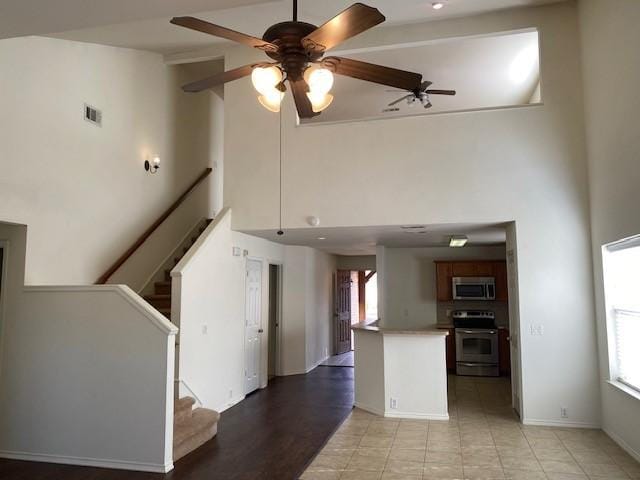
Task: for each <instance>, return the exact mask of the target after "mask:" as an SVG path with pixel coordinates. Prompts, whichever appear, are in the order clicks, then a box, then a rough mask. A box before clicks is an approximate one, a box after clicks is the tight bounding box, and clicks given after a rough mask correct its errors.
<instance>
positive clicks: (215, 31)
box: [171, 17, 278, 52]
mask: <svg viewBox="0 0 640 480" xmlns="http://www.w3.org/2000/svg"><path fill="white" fill-rule="evenodd" d="M171 23H173V24H174V25H179V26H180V27H185V28H189V29H191V30H196V31H198V32H202V33H208V34H209V35H213V36H214V37H220V38H226V39H227V40H233V41H234V42H238V43H242V44H244V45H248V46H249V47H254V48H258V49H260V50H264V51H265V52H276V51H277V50H278V47H277V46H276V45H274V44H273V43H269V42H265V41H264V40H262V39H261V38H257V37H252V36H251V35H245V34H244V33H240V32H236V31H235V30H231V29H229V28H225V27H221V26H220V25H214V24H213V23H209V22H205V21H204V20H200V19H199V18H194V17H174V18H172V19H171Z"/></svg>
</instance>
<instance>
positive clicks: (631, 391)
mask: <svg viewBox="0 0 640 480" xmlns="http://www.w3.org/2000/svg"><path fill="white" fill-rule="evenodd" d="M606 382H607V383H608V384H609V385H611V386H612V387H614V388H616V389H618V390H620V391H622V392H624V393H626V394H627V395H629V396H630V397H632V398H634V399H636V400H640V391H638V390H636V389H635V388H633V387H632V386H630V385H627V384H626V383H624V382H621V381H620V380H606Z"/></svg>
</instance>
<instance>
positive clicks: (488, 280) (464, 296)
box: [452, 277, 496, 300]
mask: <svg viewBox="0 0 640 480" xmlns="http://www.w3.org/2000/svg"><path fill="white" fill-rule="evenodd" d="M452 282H453V299H454V300H495V299H496V279H495V278H494V277H453V280H452Z"/></svg>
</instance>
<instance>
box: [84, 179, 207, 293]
mask: <svg viewBox="0 0 640 480" xmlns="http://www.w3.org/2000/svg"><path fill="white" fill-rule="evenodd" d="M211 171H212V169H211V168H205V169H204V172H202V173H201V174H200V176H199V177H198V178H197V179H196V180H195V181H194V182H193V183H192V184H191V185H190V186H189V188H187V189H186V190H185V191H184V193H183V194H182V195H180V197H178V199H177V200H176V201H175V202H173V203H172V204H171V206H170V207H169V208H167V210H165V212H164V213H163V214H162V215H160V216H159V217H158V219H157V220H156V221H155V222H153V224H152V225H151V226H150V227H149V228H147V229H146V230H145V232H144V233H143V234H142V235H140V237H138V239H137V240H136V241H135V242H134V244H133V245H131V247H129V248H128V249H127V251H126V252H124V253H123V254H122V255H121V256H120V257H119V258H118V259H117V260H116V261H115V262H114V263H113V265H111V267H109V269H108V270H107V271H106V272H104V273H103V274H102V276H100V278H99V279H98V280H97V281H96V285H101V284H105V283H107V280H109V278H111V275H113V274H114V273H115V272H117V271H118V269H119V268H120V267H121V266H122V265H123V264H124V263H125V262H126V261H127V260H128V259H129V257H131V255H133V254H134V253H135V251H136V250H138V248H140V247H141V246H142V244H143V243H144V242H145V241H146V240H147V239H148V238H149V237H150V236H151V234H153V232H155V231H156V230H157V229H158V227H159V226H160V225H162V223H163V222H164V221H165V220H166V219H167V218H169V215H171V214H172V213H173V212H174V211H175V210H176V209H177V208H178V207H179V206H180V205H181V204H182V203H183V202H184V201H185V200H186V199H187V198H188V197H189V196H190V195H191V194H192V193H193V191H194V190H195V189H196V188H198V185H200V184H201V183H202V182H203V181H204V179H205V178H207V177H208V176H209V175H210V174H211Z"/></svg>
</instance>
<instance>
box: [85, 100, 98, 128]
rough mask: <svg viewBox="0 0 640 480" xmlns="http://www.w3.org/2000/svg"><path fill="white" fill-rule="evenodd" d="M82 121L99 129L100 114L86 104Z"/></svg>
mask: <svg viewBox="0 0 640 480" xmlns="http://www.w3.org/2000/svg"><path fill="white" fill-rule="evenodd" d="M84 119H85V120H86V121H87V122H90V123H93V124H94V125H97V126H99V127H101V126H102V112H101V111H100V110H98V109H97V108H95V107H92V106H91V105H87V104H86V103H85V104H84Z"/></svg>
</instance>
